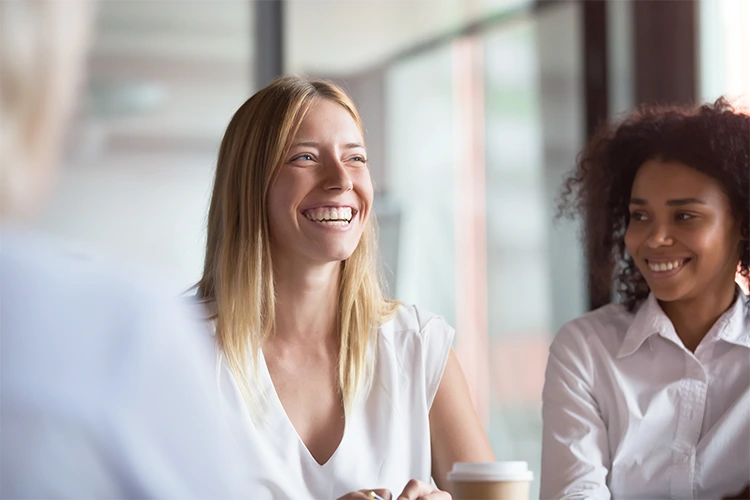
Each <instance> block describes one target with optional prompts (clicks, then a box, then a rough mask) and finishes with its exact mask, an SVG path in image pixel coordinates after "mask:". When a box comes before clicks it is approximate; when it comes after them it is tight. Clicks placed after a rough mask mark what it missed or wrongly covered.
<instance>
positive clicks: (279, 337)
mask: <svg viewBox="0 0 750 500" xmlns="http://www.w3.org/2000/svg"><path fill="white" fill-rule="evenodd" d="M372 202H373V186H372V181H371V179H370V170H369V167H368V160H367V149H366V147H365V142H364V138H363V125H362V121H361V119H360V117H359V114H358V113H357V110H356V108H355V107H354V104H353V103H352V101H351V99H350V98H349V96H347V95H346V93H344V91H343V90H342V89H341V88H339V87H337V86H336V85H334V84H332V83H330V82H326V81H317V80H315V81H309V80H305V79H302V78H297V77H284V78H280V79H278V80H276V81H274V82H273V83H271V84H270V85H269V86H268V87H266V88H264V89H262V90H260V91H259V92H257V93H256V94H255V95H253V96H252V97H251V98H250V99H248V100H247V101H246V102H245V103H244V104H243V105H242V106H241V107H240V108H239V109H238V110H237V112H236V113H235V115H234V117H232V120H231V121H230V123H229V126H228V127H227V131H226V133H225V134H224V138H223V140H222V143H221V147H220V148H219V157H218V163H217V168H216V179H215V184H214V191H213V194H212V197H211V204H210V209H209V214H208V239H207V251H206V262H205V267H204V272H203V278H202V279H201V281H200V282H199V283H198V297H199V298H200V299H201V300H202V301H204V302H205V303H206V305H207V306H208V307H209V308H210V309H212V310H213V315H212V316H211V318H209V321H208V322H207V328H208V330H209V331H211V332H215V334H216V338H217V343H218V349H219V351H218V352H219V353H220V354H221V357H222V363H221V366H220V370H221V373H222V376H221V380H220V381H219V382H220V384H221V389H222V393H223V395H224V399H225V403H224V408H225V409H226V412H227V413H226V415H227V418H228V419H229V420H230V421H231V422H232V426H233V427H234V428H235V429H236V431H235V432H236V433H237V436H238V437H240V438H241V439H242V440H243V443H245V444H244V448H245V449H246V450H247V452H248V453H250V454H252V455H254V457H255V458H254V460H253V461H254V462H256V463H259V464H262V465H261V466H260V467H259V468H258V470H257V473H258V475H259V476H260V477H261V478H263V479H264V480H266V481H267V482H268V483H270V484H273V485H275V488H276V492H277V494H278V496H279V497H288V496H291V495H290V494H289V488H291V487H293V486H294V487H297V488H298V489H299V490H302V491H304V492H305V495H304V496H305V498H316V499H323V498H337V497H340V496H344V497H345V498H348V499H356V498H360V499H365V498H376V496H375V495H380V496H381V497H383V498H386V499H389V498H391V495H393V496H394V498H395V496H396V495H399V498H401V499H417V498H423V499H429V500H439V499H448V498H450V495H449V494H448V493H447V491H449V490H450V484H449V482H448V480H447V478H446V475H447V473H448V471H449V470H450V469H451V467H452V465H453V463H454V462H457V461H464V462H477V461H478V462H481V461H493V460H494V455H493V453H492V449H491V448H490V445H489V442H488V440H487V437H486V436H485V434H484V431H483V430H482V426H481V424H480V422H479V419H478V418H477V415H476V413H475V411H474V407H473V404H472V402H471V399H470V397H469V392H468V388H467V385H466V381H465V379H464V376H463V372H462V370H461V366H460V365H459V363H458V360H457V358H456V355H455V353H454V352H453V350H452V349H451V344H452V340H453V336H454V331H453V329H452V328H451V327H450V326H449V325H448V324H447V323H446V322H445V320H443V319H442V318H441V317H439V316H437V315H435V314H432V313H430V312H428V311H425V310H424V309H421V308H419V307H416V306H405V305H402V304H400V303H398V302H395V301H392V300H388V299H386V298H385V297H384V296H383V293H382V291H381V288H380V284H379V282H378V278H377V272H376V253H375V252H376V250H375V246H374V245H375V241H376V239H375V238H376V235H375V233H374V224H375V220H374V214H373V213H372ZM214 348H215V346H214V345H207V349H210V350H211V352H213V351H214ZM431 478H434V481H435V483H436V485H433V484H432V483H431Z"/></svg>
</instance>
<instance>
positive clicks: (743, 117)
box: [541, 99, 750, 499]
mask: <svg viewBox="0 0 750 500" xmlns="http://www.w3.org/2000/svg"><path fill="white" fill-rule="evenodd" d="M749 179H750V116H749V115H748V114H745V113H743V112H741V111H739V110H737V109H735V108H733V107H732V106H731V105H730V104H729V103H728V102H727V101H725V100H723V99H720V100H718V101H716V103H714V104H708V105H704V106H700V107H698V108H694V109H686V108H665V107H645V108H641V109H639V110H638V111H636V112H635V113H633V114H632V115H631V116H630V117H628V118H627V119H626V120H624V121H623V122H621V123H619V124H616V125H612V126H605V127H603V128H602V129H601V130H600V131H599V133H598V134H597V135H596V136H595V137H594V138H593V139H592V141H591V142H590V143H589V145H588V146H587V147H586V149H585V150H584V151H583V152H582V154H581V155H580V157H579V160H578V164H577V167H576V169H575V170H574V171H573V173H572V174H571V175H570V177H569V178H568V180H567V183H566V186H565V190H564V192H563V197H562V204H561V208H562V210H563V211H564V212H567V213H568V214H571V215H579V216H581V218H582V220H584V221H586V224H585V226H586V229H585V234H584V237H585V243H586V247H587V248H588V251H589V256H590V260H591V262H592V269H591V272H592V276H593V278H594V280H595V282H596V283H597V284H598V286H599V287H601V288H602V289H605V290H606V289H610V283H611V281H612V279H614V291H615V295H616V296H617V297H619V299H620V300H619V301H618V303H612V304H609V305H606V306H604V307H602V308H600V309H597V310H595V311H593V312H590V313H588V314H586V315H584V316H582V317H580V318H577V319H575V320H573V321H571V322H570V323H568V324H566V325H565V326H563V328H562V329H561V331H560V332H559V333H558V335H557V336H556V338H555V340H554V341H553V343H552V346H551V347H550V356H549V360H548V364H547V372H546V381H545V386H544V394H543V402H544V404H543V417H544V437H543V458H542V485H541V496H542V498H566V499H567V498H596V499H608V498H722V497H727V496H730V495H733V494H736V493H737V492H739V491H741V490H743V488H746V487H747V485H748V479H749V476H750V298H749V297H748V296H747V295H745V293H744V292H743V291H742V289H741V288H740V287H739V286H738V284H737V281H746V280H747V278H748V275H749V274H750V269H749V267H750V246H749V245H748V239H749V238H750V213H749V209H750V180H749ZM746 493H747V490H746V491H745V493H743V494H741V495H744V494H746ZM742 498H746V496H742Z"/></svg>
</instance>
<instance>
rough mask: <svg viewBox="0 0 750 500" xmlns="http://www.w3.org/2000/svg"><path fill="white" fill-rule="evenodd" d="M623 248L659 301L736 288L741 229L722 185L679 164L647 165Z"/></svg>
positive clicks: (639, 181) (655, 162)
mask: <svg viewBox="0 0 750 500" xmlns="http://www.w3.org/2000/svg"><path fill="white" fill-rule="evenodd" d="M625 245H626V246H627V248H628V252H629V253H630V255H631V256H632V257H633V259H634V260H635V264H636V265H637V266H638V269H639V270H640V271H641V274H643V277H644V278H645V279H646V282H647V283H648V286H649V288H650V289H651V291H652V292H653V293H654V295H655V296H656V298H657V299H659V300H661V301H665V302H671V301H678V300H686V299H688V300H690V299H695V298H699V297H701V296H702V295H703V294H715V293H718V292H720V291H725V290H726V289H727V287H734V278H735V272H736V270H737V264H738V262H739V260H740V231H739V225H738V223H737V222H736V221H735V219H734V217H733V216H732V212H731V208H730V205H729V199H728V197H727V195H726V193H725V192H724V190H723V189H722V186H721V184H719V182H718V181H716V180H715V179H713V178H711V177H708V176H706V175H704V174H703V173H701V172H700V171H698V170H696V169H694V168H691V167H688V166H686V165H684V164H682V163H679V162H661V161H658V160H648V161H646V162H645V163H644V164H643V165H642V166H641V167H640V169H639V170H638V172H637V174H636V176H635V180H634V182H633V187H632V190H631V197H630V223H629V225H628V229H627V231H626V233H625Z"/></svg>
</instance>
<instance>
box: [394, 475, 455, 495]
mask: <svg viewBox="0 0 750 500" xmlns="http://www.w3.org/2000/svg"><path fill="white" fill-rule="evenodd" d="M397 500H451V495H450V493H448V492H447V491H442V490H439V489H438V488H437V486H435V485H433V484H431V483H425V482H424V481H420V480H418V479H412V480H411V481H409V482H408V483H406V487H404V491H402V492H401V494H400V495H399V496H398V499H397Z"/></svg>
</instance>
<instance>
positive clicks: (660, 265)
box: [648, 260, 684, 272]
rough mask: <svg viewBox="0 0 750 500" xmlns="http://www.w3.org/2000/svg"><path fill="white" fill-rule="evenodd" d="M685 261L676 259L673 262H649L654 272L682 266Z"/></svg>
mask: <svg viewBox="0 0 750 500" xmlns="http://www.w3.org/2000/svg"><path fill="white" fill-rule="evenodd" d="M683 263H684V261H681V260H675V261H672V262H649V263H648V267H649V268H650V269H651V270H652V271H654V272H664V271H672V270H673V269H678V268H679V267H681V266H682V264H683Z"/></svg>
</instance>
